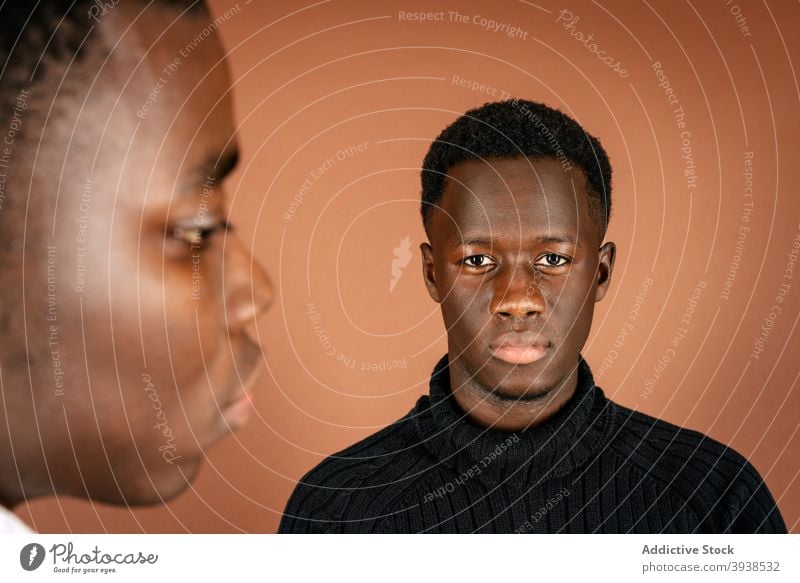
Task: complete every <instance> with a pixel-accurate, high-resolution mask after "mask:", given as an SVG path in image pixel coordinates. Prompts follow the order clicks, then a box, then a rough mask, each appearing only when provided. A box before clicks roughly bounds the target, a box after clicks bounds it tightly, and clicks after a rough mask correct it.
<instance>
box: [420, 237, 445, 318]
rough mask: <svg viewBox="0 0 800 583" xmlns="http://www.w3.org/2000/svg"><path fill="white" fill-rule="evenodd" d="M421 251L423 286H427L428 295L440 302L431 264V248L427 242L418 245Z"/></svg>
mask: <svg viewBox="0 0 800 583" xmlns="http://www.w3.org/2000/svg"><path fill="white" fill-rule="evenodd" d="M419 249H420V251H422V277H423V279H424V280H425V287H426V288H428V295H429V296H431V299H432V300H433V301H434V302H436V303H437V304H438V303H439V302H441V299H440V298H439V290H437V289H436V270H435V268H434V265H433V248H432V247H431V246H430V245H429V244H428V243H422V244H421V245H420V246H419Z"/></svg>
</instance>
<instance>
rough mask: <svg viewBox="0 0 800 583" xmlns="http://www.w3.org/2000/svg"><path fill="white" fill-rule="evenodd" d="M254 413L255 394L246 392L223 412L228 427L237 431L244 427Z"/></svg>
mask: <svg viewBox="0 0 800 583" xmlns="http://www.w3.org/2000/svg"><path fill="white" fill-rule="evenodd" d="M252 414H253V394H252V393H250V392H245V393H244V394H242V395H241V396H240V397H239V398H238V399H236V400H235V401H233V402H232V403H231V404H230V405H228V406H227V407H226V408H225V410H224V411H223V412H222V417H223V418H224V419H225V423H227V425H228V427H229V428H230V429H231V430H233V431H235V430H237V429H239V428H241V427H243V426H244V425H245V424H246V423H247V421H248V420H249V419H250V417H251V416H252Z"/></svg>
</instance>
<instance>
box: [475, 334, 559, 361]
mask: <svg viewBox="0 0 800 583" xmlns="http://www.w3.org/2000/svg"><path fill="white" fill-rule="evenodd" d="M549 345H550V343H549V341H548V340H547V339H546V338H545V337H544V336H542V335H540V334H536V333H535V332H507V333H506V334H503V335H501V336H499V337H498V338H497V339H496V340H495V341H494V342H492V344H491V345H490V347H489V348H490V350H491V351H492V356H493V357H494V358H496V359H497V360H502V361H503V362H507V363H508V364H532V363H534V362H536V361H537V360H541V359H542V358H543V357H544V355H545V354H546V353H547V349H548V346H549Z"/></svg>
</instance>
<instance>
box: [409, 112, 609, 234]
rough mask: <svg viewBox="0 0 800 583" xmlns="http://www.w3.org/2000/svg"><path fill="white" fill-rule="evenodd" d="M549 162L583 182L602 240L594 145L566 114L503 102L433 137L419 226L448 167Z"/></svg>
mask: <svg viewBox="0 0 800 583" xmlns="http://www.w3.org/2000/svg"><path fill="white" fill-rule="evenodd" d="M521 156H524V157H530V158H554V159H556V160H558V161H559V162H561V165H562V167H563V168H564V170H569V169H570V168H571V165H572V164H574V165H576V166H577V167H578V168H580V169H581V170H582V171H583V174H584V175H585V176H586V181H587V186H588V189H587V190H588V191H589V192H588V194H589V213H590V215H591V217H592V219H594V221H595V222H596V223H597V225H598V226H599V227H600V236H601V241H602V238H603V237H605V232H606V229H607V228H608V222H609V220H610V219H611V164H610V163H609V161H608V155H607V154H606V152H605V150H604V149H603V146H602V145H601V144H600V140H598V139H597V138H595V137H594V136H591V135H590V134H589V133H588V132H586V130H584V129H583V128H582V127H581V125H580V124H579V123H578V122H576V121H575V120H574V119H572V118H571V117H569V116H567V115H566V114H564V113H562V112H560V111H558V110H556V109H553V108H550V107H548V106H546V105H544V104H542V103H536V102H534V101H526V100H522V99H509V100H507V101H499V102H495V103H487V104H485V105H483V106H481V107H478V108H475V109H471V110H470V111H468V112H467V113H465V114H464V115H462V116H461V117H459V118H458V119H457V120H456V121H454V122H453V123H452V124H450V125H449V126H447V127H446V128H445V130H444V131H443V132H442V133H441V134H439V137H437V138H436V140H435V141H434V142H433V143H432V144H431V147H430V149H429V150H428V153H427V154H426V155H425V160H424V161H423V163H422V207H421V212H422V222H423V224H424V225H425V229H426V230H428V229H429V228H430V218H431V215H432V214H433V209H435V208H436V207H437V206H438V204H439V202H440V201H441V199H442V192H443V190H444V184H445V178H446V176H447V173H448V171H449V170H450V168H452V167H453V166H456V165H457V164H460V163H462V162H466V161H468V160H479V159H485V158H516V157H521Z"/></svg>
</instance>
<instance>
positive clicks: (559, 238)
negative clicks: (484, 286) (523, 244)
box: [451, 234, 576, 248]
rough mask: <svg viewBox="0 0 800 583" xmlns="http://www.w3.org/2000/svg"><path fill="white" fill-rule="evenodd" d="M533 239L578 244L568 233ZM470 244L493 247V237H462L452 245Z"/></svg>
mask: <svg viewBox="0 0 800 583" xmlns="http://www.w3.org/2000/svg"><path fill="white" fill-rule="evenodd" d="M532 241H533V242H536V243H572V244H573V245H575V244H576V243H575V239H574V237H572V236H571V235H567V234H563V235H542V236H540V237H534V238H533V239H532ZM468 245H474V246H476V247H492V245H493V242H492V240H491V239H487V238H484V237H474V238H469V239H462V240H461V241H456V242H455V243H453V244H452V245H451V248H456V247H466V246H468Z"/></svg>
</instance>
